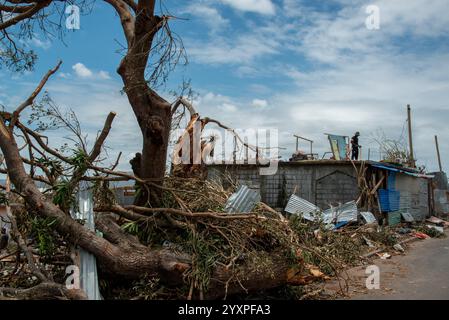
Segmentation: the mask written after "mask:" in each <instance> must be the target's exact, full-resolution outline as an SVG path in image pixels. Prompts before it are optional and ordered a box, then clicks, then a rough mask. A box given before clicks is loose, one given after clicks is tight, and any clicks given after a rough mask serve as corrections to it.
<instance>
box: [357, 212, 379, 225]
mask: <svg viewBox="0 0 449 320" xmlns="http://www.w3.org/2000/svg"><path fill="white" fill-rule="evenodd" d="M360 215H361V216H362V217H363V219H365V222H366V223H367V224H370V223H375V222H377V219H376V217H375V216H374V214H372V213H371V212H360Z"/></svg>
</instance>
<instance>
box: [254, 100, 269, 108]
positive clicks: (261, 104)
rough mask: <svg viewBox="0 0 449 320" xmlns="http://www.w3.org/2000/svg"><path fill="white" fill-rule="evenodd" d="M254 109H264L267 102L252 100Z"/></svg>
mask: <svg viewBox="0 0 449 320" xmlns="http://www.w3.org/2000/svg"><path fill="white" fill-rule="evenodd" d="M251 104H252V105H253V106H254V107H258V108H266V107H267V106H268V101H267V100H263V99H254V100H253V101H252V103H251Z"/></svg>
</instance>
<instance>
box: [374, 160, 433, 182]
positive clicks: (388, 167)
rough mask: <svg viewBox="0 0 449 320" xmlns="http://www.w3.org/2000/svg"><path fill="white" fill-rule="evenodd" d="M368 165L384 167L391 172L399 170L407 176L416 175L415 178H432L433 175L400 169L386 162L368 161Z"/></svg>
mask: <svg viewBox="0 0 449 320" xmlns="http://www.w3.org/2000/svg"><path fill="white" fill-rule="evenodd" d="M370 165H371V166H373V167H375V168H379V169H385V170H388V171H393V172H401V173H404V174H407V175H409V176H412V177H416V178H426V179H433V178H434V177H435V176H433V175H428V174H422V173H418V172H411V171H408V170H405V169H401V168H398V167H393V166H388V165H386V164H379V163H375V162H372V161H371V162H370Z"/></svg>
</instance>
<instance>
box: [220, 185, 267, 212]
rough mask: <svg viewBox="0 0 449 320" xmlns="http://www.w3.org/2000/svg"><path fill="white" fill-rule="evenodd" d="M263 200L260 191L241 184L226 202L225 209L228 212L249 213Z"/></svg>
mask: <svg viewBox="0 0 449 320" xmlns="http://www.w3.org/2000/svg"><path fill="white" fill-rule="evenodd" d="M260 200H261V197H260V193H259V192H257V191H255V190H252V189H250V188H248V187H247V186H245V185H241V186H240V187H239V188H238V189H237V191H236V192H235V193H233V194H232V195H231V196H230V197H229V199H228V201H227V202H226V206H225V211H226V212H228V213H249V212H251V211H252V210H253V209H254V207H255V206H256V204H257V203H259V202H260Z"/></svg>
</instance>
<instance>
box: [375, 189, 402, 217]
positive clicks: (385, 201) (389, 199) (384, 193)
mask: <svg viewBox="0 0 449 320" xmlns="http://www.w3.org/2000/svg"><path fill="white" fill-rule="evenodd" d="M400 198H401V193H400V192H399V191H395V190H389V189H380V190H379V202H380V207H381V209H382V211H383V212H392V211H398V210H399V202H400Z"/></svg>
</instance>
